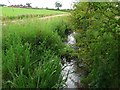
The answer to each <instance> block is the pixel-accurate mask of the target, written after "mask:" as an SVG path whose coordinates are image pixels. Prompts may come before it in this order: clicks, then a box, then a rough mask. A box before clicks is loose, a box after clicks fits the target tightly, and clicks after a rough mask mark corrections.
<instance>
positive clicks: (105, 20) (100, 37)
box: [72, 2, 120, 88]
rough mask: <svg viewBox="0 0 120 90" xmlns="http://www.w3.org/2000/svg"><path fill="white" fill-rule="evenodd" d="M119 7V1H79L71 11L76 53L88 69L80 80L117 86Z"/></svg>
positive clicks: (118, 84) (86, 83)
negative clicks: (74, 28) (75, 29)
mask: <svg viewBox="0 0 120 90" xmlns="http://www.w3.org/2000/svg"><path fill="white" fill-rule="evenodd" d="M119 7H120V3H118V2H114V3H113V2H79V3H76V4H75V6H74V10H73V11H72V20H73V24H74V27H76V28H77V36H76V39H77V44H76V45H77V47H78V48H79V49H78V51H77V52H78V57H79V60H81V61H82V63H83V65H84V68H85V69H84V70H86V71H87V74H86V76H85V77H84V78H82V80H81V83H83V84H85V85H88V86H89V87H94V88H119V87H120V80H119V77H120V74H119V72H118V71H120V65H119V64H118V63H119V60H118V58H119V52H120V50H118V48H119V46H120V42H118V41H119V40H120V32H119V31H120V26H119V24H118V22H119V20H120V18H119V17H118V19H116V18H115V17H117V16H119Z"/></svg>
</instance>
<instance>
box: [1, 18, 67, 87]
mask: <svg viewBox="0 0 120 90" xmlns="http://www.w3.org/2000/svg"><path fill="white" fill-rule="evenodd" d="M61 22H62V23H61ZM56 23H59V24H56ZM63 23H65V22H64V20H62V19H61V18H57V19H56V18H55V19H53V20H44V21H43V20H31V21H29V22H28V21H24V22H23V23H17V22H16V23H14V24H13V23H9V24H7V25H6V26H3V38H2V39H3V62H2V63H3V82H2V83H3V88H8V87H9V88H60V87H62V85H63V83H64V82H63V79H62V75H61V61H60V58H61V56H62V55H63V54H65V53H66V51H67V47H66V45H65V44H64V42H63V41H62V36H61V35H62V34H63V35H65V30H67V29H68V28H67V27H68V26H67V24H66V26H63V27H64V28H61V27H60V26H62V24H63ZM59 25H60V26H59ZM56 28H57V29H56ZM58 29H59V30H61V31H58ZM61 33H62V34H61ZM51 82H52V83H51Z"/></svg>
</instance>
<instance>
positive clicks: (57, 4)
mask: <svg viewBox="0 0 120 90" xmlns="http://www.w3.org/2000/svg"><path fill="white" fill-rule="evenodd" d="M55 7H57V9H58V10H59V8H60V7H62V4H61V3H60V2H55Z"/></svg>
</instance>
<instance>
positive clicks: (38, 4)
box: [0, 0, 77, 9]
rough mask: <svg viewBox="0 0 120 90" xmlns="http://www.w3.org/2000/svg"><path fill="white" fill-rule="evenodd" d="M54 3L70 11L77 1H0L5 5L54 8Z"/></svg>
mask: <svg viewBox="0 0 120 90" xmlns="http://www.w3.org/2000/svg"><path fill="white" fill-rule="evenodd" d="M56 1H59V2H61V3H62V7H61V9H72V7H73V2H76V1H77V0H0V4H6V5H11V4H12V5H15V4H16V5H17V4H23V5H25V4H26V3H32V4H31V6H32V7H39V8H46V7H48V8H55V2H56ZM9 2H10V3H9Z"/></svg>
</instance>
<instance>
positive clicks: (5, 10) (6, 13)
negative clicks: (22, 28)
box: [0, 7, 66, 20]
mask: <svg viewBox="0 0 120 90" xmlns="http://www.w3.org/2000/svg"><path fill="white" fill-rule="evenodd" d="M0 8H2V14H3V20H5V19H22V18H28V17H43V16H47V15H54V14H62V13H66V12H63V11H56V10H46V9H30V8H28V9H27V8H13V7H0Z"/></svg>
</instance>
